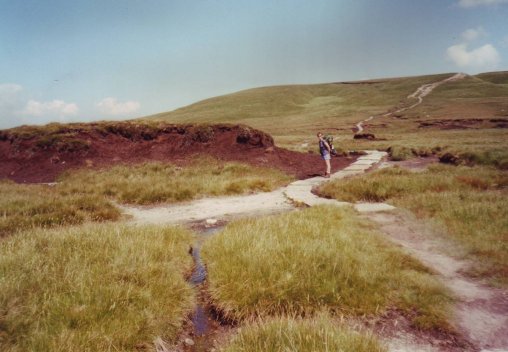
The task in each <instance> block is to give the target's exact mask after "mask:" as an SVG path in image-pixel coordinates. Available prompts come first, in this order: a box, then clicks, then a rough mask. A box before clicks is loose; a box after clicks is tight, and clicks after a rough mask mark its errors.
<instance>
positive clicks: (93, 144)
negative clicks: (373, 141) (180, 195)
mask: <svg viewBox="0 0 508 352" xmlns="http://www.w3.org/2000/svg"><path fill="white" fill-rule="evenodd" d="M198 154H206V155H210V156H213V157H216V158H218V159H220V160H224V161H241V162H246V163H249V164H252V165H257V166H266V167H274V168H278V169H280V170H282V171H284V172H286V173H288V174H291V175H295V176H296V177H297V178H300V179H302V178H306V177H310V176H313V175H315V174H317V173H321V172H322V171H323V169H324V163H323V161H322V160H321V158H320V157H319V155H318V154H309V153H299V152H294V151H290V150H286V149H283V148H279V147H277V146H275V145H274V142H273V138H272V137H271V136H270V135H268V134H266V133H264V132H261V131H258V130H255V129H252V128H249V127H247V126H241V125H211V126H197V125H172V124H158V125H156V126H155V125H148V124H142V123H132V122H119V123H93V124H67V125H51V126H45V127H40V128H36V127H24V128H23V127H22V128H17V129H11V130H4V131H0V179H2V178H8V179H11V180H14V181H16V182H27V183H35V182H53V181H55V180H56V179H57V177H58V176H59V175H60V174H61V173H63V172H64V171H67V170H69V169H76V168H82V167H93V168H101V167H107V166H110V165H113V164H135V163H141V162H145V161H165V162H175V163H177V164H188V163H190V162H192V160H193V158H194V157H196V156H197V155H198ZM352 161H353V159H347V158H344V157H337V158H334V159H333V161H332V166H333V171H336V170H338V169H341V168H343V167H345V166H346V165H348V164H350V163H351V162H352Z"/></svg>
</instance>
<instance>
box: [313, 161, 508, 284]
mask: <svg viewBox="0 0 508 352" xmlns="http://www.w3.org/2000/svg"><path fill="white" fill-rule="evenodd" d="M507 186H508V175H507V173H506V171H500V170H496V169H495V168H491V167H481V166H477V167H472V168H470V167H454V166H446V165H436V166H432V167H430V168H429V169H428V170H426V171H424V172H419V173H414V172H410V171H407V170H403V169H399V168H392V169H385V170H380V171H378V172H374V173H372V174H369V175H366V176H364V177H362V178H361V179H359V178H352V179H349V180H341V181H340V182H338V181H332V182H329V183H326V184H325V185H323V186H322V187H321V188H320V189H319V193H320V194H321V195H323V196H326V197H331V198H336V199H340V200H344V201H351V202H354V201H375V202H380V201H389V202H391V203H393V204H394V205H396V206H400V207H403V208H406V209H409V210H411V211H412V212H413V213H415V214H416V216H418V217H419V218H425V219H433V220H434V221H435V222H437V223H438V224H440V225H441V226H443V227H444V228H445V229H447V231H446V233H447V234H448V235H449V236H450V237H451V238H452V239H454V240H455V241H457V242H458V243H460V244H461V246H462V247H464V248H465V249H466V251H467V254H470V255H473V256H475V257H476V258H477V259H480V260H478V261H477V264H476V265H475V266H474V267H473V268H472V269H471V274H473V275H478V276H483V277H487V278H491V279H493V280H494V282H497V283H501V284H504V285H506V284H508V280H507V277H508V246H507V245H506V244H507V243H508V237H507V234H508V197H507V196H508V190H507Z"/></svg>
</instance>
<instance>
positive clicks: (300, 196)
mask: <svg viewBox="0 0 508 352" xmlns="http://www.w3.org/2000/svg"><path fill="white" fill-rule="evenodd" d="M385 156H386V153H385V152H379V151H367V155H365V156H362V157H360V158H358V159H357V160H356V161H355V162H354V163H352V164H351V165H349V166H348V167H346V168H345V169H343V170H341V171H339V172H336V173H335V174H333V175H332V177H331V179H341V178H345V177H351V176H356V175H359V174H362V173H364V172H365V171H366V170H368V169H369V168H371V167H372V166H373V165H375V164H377V163H379V162H380V161H381V160H382V159H383V158H384V157H385ZM326 181H328V179H326V178H323V177H313V178H309V179H306V180H300V181H296V182H293V183H291V184H289V185H288V186H286V187H284V188H280V189H277V190H275V191H272V192H265V193H257V194H250V195H244V196H235V197H215V198H203V199H198V200H195V201H191V202H187V203H184V204H177V205H168V206H157V207H140V206H125V205H120V204H117V206H118V207H120V208H121V210H122V211H123V213H125V214H127V215H129V216H130V217H131V221H132V222H133V223H135V224H182V223H189V222H200V221H206V220H208V219H213V220H218V221H229V220H231V219H233V218H235V217H242V216H249V217H254V216H262V215H268V214H274V213H278V212H284V211H290V210H293V209H295V207H294V204H302V205H306V206H313V205H318V204H333V205H338V206H349V205H352V206H354V208H355V209H356V210H358V211H360V212H372V211H384V210H391V209H393V207H392V206H390V205H388V204H383V203H357V204H350V203H347V202H339V201H336V200H332V199H324V198H320V197H318V196H316V195H314V194H312V192H311V191H312V188H313V187H317V186H319V185H320V184H321V183H323V182H326Z"/></svg>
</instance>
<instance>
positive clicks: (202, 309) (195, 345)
mask: <svg viewBox="0 0 508 352" xmlns="http://www.w3.org/2000/svg"><path fill="white" fill-rule="evenodd" d="M224 226H225V224H220V225H217V226H213V227H205V228H200V229H198V230H197V231H196V233H197V235H196V237H197V238H196V241H195V243H194V245H193V247H192V250H191V254H192V258H193V260H194V270H193V271H192V274H191V276H190V278H189V282H190V283H191V284H192V285H193V286H194V288H195V289H196V290H197V302H196V309H195V310H194V312H193V313H192V316H191V322H192V331H191V336H192V338H193V339H192V343H190V344H189V343H187V346H186V347H187V348H186V351H192V352H204V351H209V350H211V349H212V348H213V341H212V339H211V335H212V333H213V332H214V330H215V329H216V325H217V324H218V322H217V321H216V319H215V318H214V315H213V314H212V312H211V311H210V307H209V306H208V304H207V297H206V289H205V284H206V278H207V272H206V266H205V264H204V263H203V260H202V258H201V247H202V246H203V243H204V242H205V241H206V240H207V239H208V238H210V237H211V236H213V235H214V234H216V233H218V232H220V231H221V230H222V229H224ZM188 342H190V341H188Z"/></svg>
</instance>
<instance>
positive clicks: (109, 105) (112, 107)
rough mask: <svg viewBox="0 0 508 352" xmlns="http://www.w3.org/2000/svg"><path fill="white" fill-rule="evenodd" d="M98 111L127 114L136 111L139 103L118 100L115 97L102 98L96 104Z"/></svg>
mask: <svg viewBox="0 0 508 352" xmlns="http://www.w3.org/2000/svg"><path fill="white" fill-rule="evenodd" d="M96 106H97V108H98V109H99V111H100V112H101V113H103V114H105V115H128V114H131V113H133V112H136V111H137V110H138V109H139V107H140V106H141V104H140V103H139V102H137V101H124V102H120V101H118V100H116V98H111V97H108V98H104V99H102V100H101V101H100V102H98V103H97V104H96Z"/></svg>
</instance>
